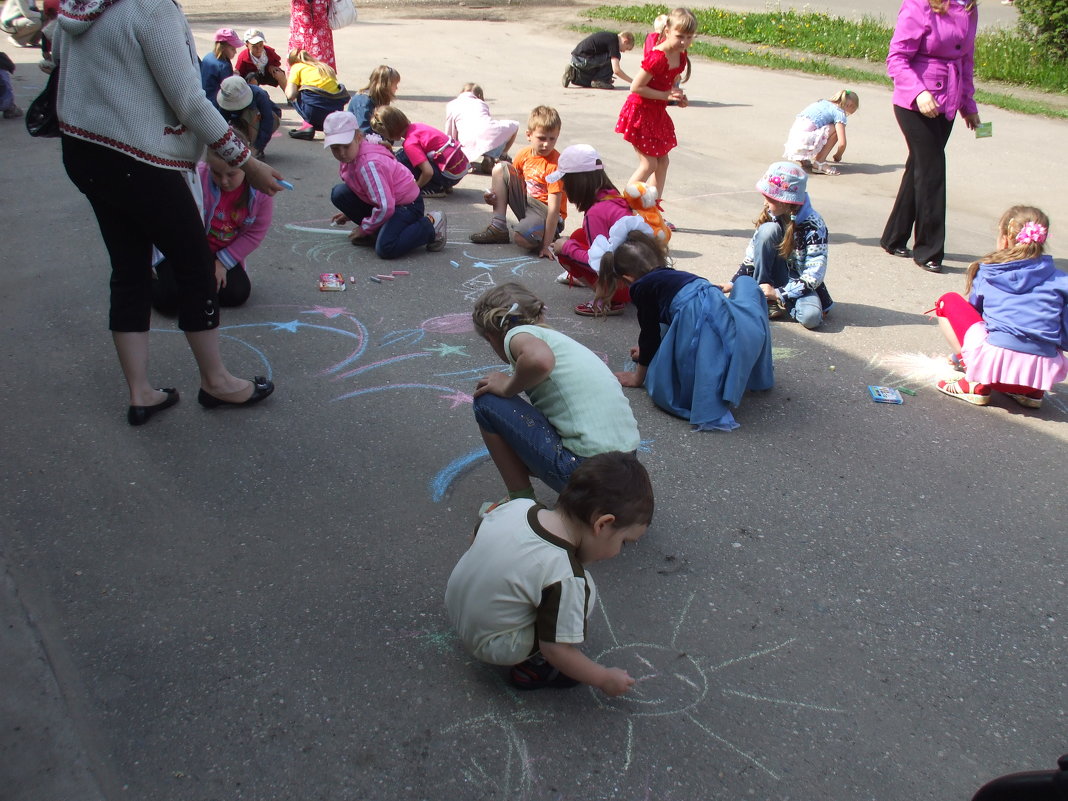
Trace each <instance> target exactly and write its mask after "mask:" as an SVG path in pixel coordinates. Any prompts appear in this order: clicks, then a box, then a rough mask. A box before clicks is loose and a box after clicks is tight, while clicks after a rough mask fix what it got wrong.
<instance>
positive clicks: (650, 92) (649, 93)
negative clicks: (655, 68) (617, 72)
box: [630, 69, 672, 100]
mask: <svg viewBox="0 0 1068 801" xmlns="http://www.w3.org/2000/svg"><path fill="white" fill-rule="evenodd" d="M652 77H653V75H652V73H649V72H646V71H645V70H644V69H639V70H638V74H637V75H635V76H634V80H633V81H631V82H630V91H632V92H634V94H636V95H639V96H640V97H646V98H648V99H650V100H671V99H672V97H671V92H670V91H668V92H661V91H660V90H659V89H651V88H649V81H650V80H651V79H652Z"/></svg>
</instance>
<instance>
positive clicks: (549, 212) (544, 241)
mask: <svg viewBox="0 0 1068 801" xmlns="http://www.w3.org/2000/svg"><path fill="white" fill-rule="evenodd" d="M560 198H561V194H560V193H559V192H556V193H553V192H550V193H549V202H548V203H547V204H546V205H547V206H548V208H547V209H546V211H545V230H544V231H543V232H542V234H541V250H539V251H538V257H539V258H543V259H553V258H556V257H555V255H554V254H553V240H554V239H555V238H556V226H557V223H559V222H560Z"/></svg>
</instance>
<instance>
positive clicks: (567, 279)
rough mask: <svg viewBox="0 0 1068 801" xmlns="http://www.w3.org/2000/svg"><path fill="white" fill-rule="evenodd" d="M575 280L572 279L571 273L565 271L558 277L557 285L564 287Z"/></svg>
mask: <svg viewBox="0 0 1068 801" xmlns="http://www.w3.org/2000/svg"><path fill="white" fill-rule="evenodd" d="M573 280H574V279H572V278H571V273H569V272H568V271H567V270H564V271H563V272H562V273H560V275H558V276H556V283H558V284H563V285H564V286H567V285H568V284H570V283H572V281H573Z"/></svg>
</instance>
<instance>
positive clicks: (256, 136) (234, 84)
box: [216, 75, 282, 159]
mask: <svg viewBox="0 0 1068 801" xmlns="http://www.w3.org/2000/svg"><path fill="white" fill-rule="evenodd" d="M216 105H218V107H219V111H220V112H222V115H223V118H224V119H225V120H226V121H227V122H228V123H230V125H232V126H233V127H234V130H238V131H241V133H243V134H244V135H245V138H246V139H247V140H248V141H249V145H250V146H251V148H252V155H254V156H255V157H256V158H258V159H262V158H263V151H264V149H265V148H266V147H267V143H268V142H270V141H271V136H273V135H274V132H275V131H277V130H278V126H279V125H281V123H282V109H280V108H279V107H278V106H276V105H275V104H274V102H273V101H272V100H271V98H270V96H269V95H268V94H267V92H266V91H265V90H263V89H260V87H258V86H256V85H255V84H251V83H246V82H245V79H244V78H242V77H241V76H240V75H231V76H230V77H229V78H227V79H226V80H224V81H223V82H222V84H221V85H220V86H219V94H218V95H216Z"/></svg>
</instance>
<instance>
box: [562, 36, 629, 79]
mask: <svg viewBox="0 0 1068 801" xmlns="http://www.w3.org/2000/svg"><path fill="white" fill-rule="evenodd" d="M633 47H634V34H633V33H631V32H630V31H621V32H620V33H618V34H616V33H612V32H611V31H598V32H597V33H591V34H590V35H589V36H587V37H586V38H585V39H583V40H582V41H581V42H579V43H578V44H577V45H576V46H575V49H574V50H572V51H571V63H569V64H568V65H567V69H565V70H564V77H563V80H562V81H561V83H563V85H564V88H565V89H567V87H568V86H570V85H571V84H574V85H575V86H582V87H585V88H587V89H590V88H593V89H611V88H613V87H612V81H613V80H614V79H615V78H619V80H621V81H623V82H624V83H628V84H629V83H630V82H631V78H630V76H629V75H627V73H625V72H623V67H621V66H620V63H619V61H620V57H621V55H622V54H623V53H626V52H627V51H629V50H631V49H633Z"/></svg>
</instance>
